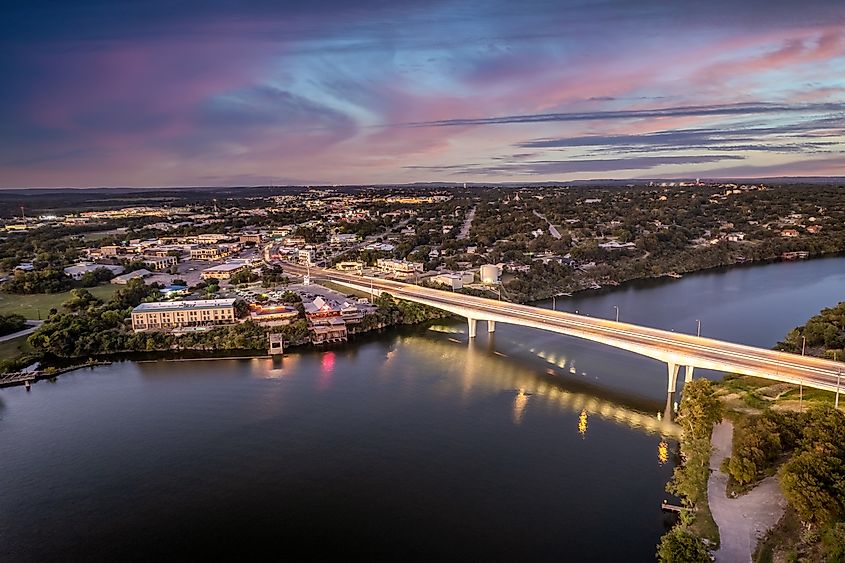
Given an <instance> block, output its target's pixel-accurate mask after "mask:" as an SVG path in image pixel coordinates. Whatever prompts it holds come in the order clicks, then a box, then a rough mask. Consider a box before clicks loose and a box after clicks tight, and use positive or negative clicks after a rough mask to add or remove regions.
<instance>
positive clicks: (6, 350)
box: [0, 335, 32, 360]
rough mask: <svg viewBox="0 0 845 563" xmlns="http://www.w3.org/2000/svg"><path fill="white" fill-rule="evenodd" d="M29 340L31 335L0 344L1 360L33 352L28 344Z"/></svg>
mask: <svg viewBox="0 0 845 563" xmlns="http://www.w3.org/2000/svg"><path fill="white" fill-rule="evenodd" d="M27 338H29V335H26V336H18V337H17V338H13V339H11V340H6V341H5V342H0V360H9V359H12V358H16V357H18V356H20V355H21V354H25V353H27V352H31V351H32V348H30V347H29V344H27V343H26V339H27Z"/></svg>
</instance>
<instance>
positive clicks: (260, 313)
mask: <svg viewBox="0 0 845 563" xmlns="http://www.w3.org/2000/svg"><path fill="white" fill-rule="evenodd" d="M298 316H299V311H298V310H297V309H296V307H291V306H289V305H258V304H255V305H251V306H250V311H249V318H250V319H252V320H253V321H255V322H256V323H258V324H259V325H261V326H284V325H288V324H290V323H292V322H293V321H295V320H296V318H297V317H298Z"/></svg>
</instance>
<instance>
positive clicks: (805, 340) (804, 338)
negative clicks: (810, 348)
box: [801, 336, 807, 356]
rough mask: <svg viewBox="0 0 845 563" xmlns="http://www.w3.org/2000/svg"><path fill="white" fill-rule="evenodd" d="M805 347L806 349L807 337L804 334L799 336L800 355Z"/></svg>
mask: <svg viewBox="0 0 845 563" xmlns="http://www.w3.org/2000/svg"><path fill="white" fill-rule="evenodd" d="M806 349H807V337H806V336H802V337H801V355H802V356H803V355H804V351H805V350H806Z"/></svg>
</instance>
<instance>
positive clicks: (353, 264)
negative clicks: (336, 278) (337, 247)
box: [334, 261, 364, 272]
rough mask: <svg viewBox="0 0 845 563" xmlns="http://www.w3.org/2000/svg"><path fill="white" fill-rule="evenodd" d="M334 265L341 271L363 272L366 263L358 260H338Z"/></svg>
mask: <svg viewBox="0 0 845 563" xmlns="http://www.w3.org/2000/svg"><path fill="white" fill-rule="evenodd" d="M334 267H335V269H337V270H339V271H341V272H361V271H362V270H363V269H364V263H363V262H357V261H346V262H338V263H337V264H335V266H334Z"/></svg>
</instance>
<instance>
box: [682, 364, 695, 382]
mask: <svg viewBox="0 0 845 563" xmlns="http://www.w3.org/2000/svg"><path fill="white" fill-rule="evenodd" d="M694 369H695V367H694V366H687V367H685V368H684V383H689V382H690V381H692V372H693V370H694Z"/></svg>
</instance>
